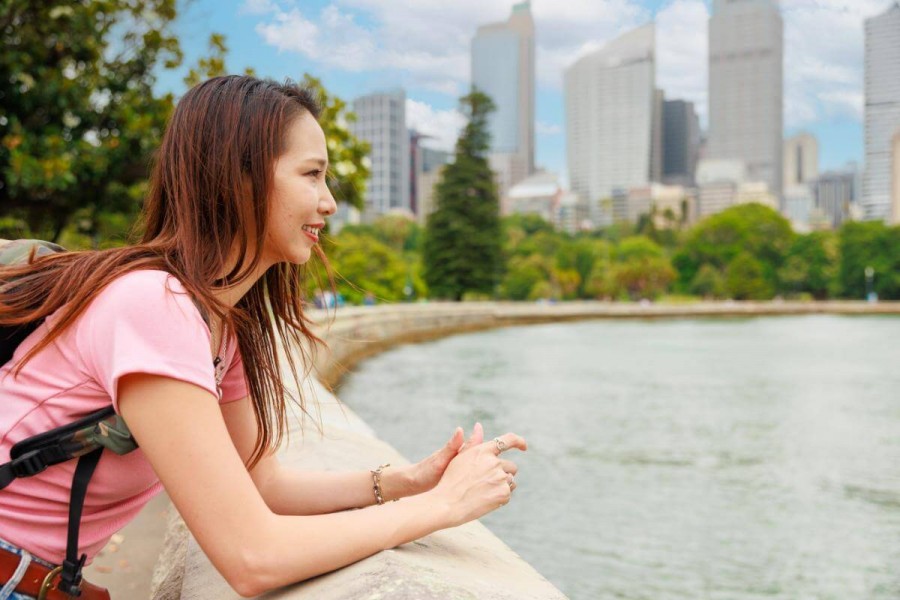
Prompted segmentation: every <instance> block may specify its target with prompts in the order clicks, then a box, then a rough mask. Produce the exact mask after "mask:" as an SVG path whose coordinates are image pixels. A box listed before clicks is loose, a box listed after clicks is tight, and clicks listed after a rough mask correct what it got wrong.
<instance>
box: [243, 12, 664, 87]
mask: <svg viewBox="0 0 900 600" xmlns="http://www.w3.org/2000/svg"><path fill="white" fill-rule="evenodd" d="M266 1H267V0H248V3H262V2H266ZM515 1H516V0H455V1H454V2H447V1H446V0H391V2H384V1H383V0H336V2H335V3H333V4H331V5H329V6H328V7H326V8H325V9H323V10H322V11H321V13H320V15H319V18H318V20H315V21H313V20H310V19H309V18H307V17H304V16H303V15H302V14H301V13H300V11H299V10H298V9H296V8H294V9H292V10H290V11H286V10H283V9H280V8H277V7H276V8H275V10H274V11H272V15H271V16H270V17H269V22H268V23H265V24H261V25H259V26H258V27H257V31H258V32H259V33H260V34H261V35H262V36H263V39H264V41H265V42H266V43H268V44H271V45H273V46H275V47H277V48H278V49H279V50H282V51H294V52H300V53H302V54H304V55H305V56H308V57H309V58H312V59H313V60H316V61H318V62H320V63H321V64H322V65H323V66H325V67H337V68H341V69H344V70H347V71H362V70H369V71H372V70H390V69H396V70H399V71H402V72H403V74H404V76H405V81H404V82H403V83H404V84H406V85H410V86H418V87H422V88H426V89H431V90H435V91H439V92H442V93H446V94H448V95H451V96H458V95H459V94H460V92H461V91H463V90H465V89H466V88H467V87H468V83H469V65H470V58H469V48H470V44H471V41H472V37H473V36H474V35H475V31H476V30H477V28H478V26H479V25H484V24H487V23H492V22H496V21H504V20H506V19H507V18H508V17H509V14H510V9H511V7H512V5H513V4H514V3H515ZM267 6H271V4H267ZM532 13H533V15H534V19H535V29H536V46H537V48H536V57H535V60H536V72H537V79H538V84H539V85H547V86H550V87H553V88H557V89H561V88H562V71H563V69H564V68H565V67H567V66H569V65H570V64H571V63H572V62H574V60H575V59H576V58H577V57H578V56H580V55H581V54H584V53H585V52H586V51H589V50H591V49H594V48H597V47H599V46H600V45H602V44H603V43H604V42H605V41H607V40H608V39H611V38H612V37H614V36H615V35H618V34H619V33H622V32H624V31H626V30H628V29H630V28H632V27H635V26H637V25H640V24H642V23H644V22H646V21H648V20H649V19H650V18H651V16H652V15H651V13H650V11H648V10H647V9H645V8H643V7H641V6H640V4H639V2H638V1H637V0H566V1H565V2H555V1H554V0H533V2H532ZM363 14H364V15H365V16H366V17H368V18H367V19H365V21H367V22H369V21H371V23H373V24H372V25H370V26H363V25H360V24H358V22H357V21H356V20H355V19H354V15H363ZM307 24H310V25H315V26H316V27H317V35H316V36H315V39H311V40H308V41H307V40H300V39H298V37H299V36H301V35H306V33H305V30H302V29H301V30H299V31H300V33H299V34H298V30H295V29H292V27H294V26H297V25H301V26H306V25H307Z"/></svg>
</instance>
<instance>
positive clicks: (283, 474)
mask: <svg viewBox="0 0 900 600" xmlns="http://www.w3.org/2000/svg"><path fill="white" fill-rule="evenodd" d="M222 416H223V417H224V418H225V426H226V427H227V428H228V433H229V434H230V435H231V440H232V441H233V442H234V445H235V447H236V448H237V451H238V455H239V456H240V457H241V459H242V460H243V462H244V463H246V462H247V460H248V458H249V457H250V455H251V453H252V452H253V446H254V444H255V442H256V435H257V425H256V418H255V417H254V414H253V405H252V404H251V402H250V399H249V398H243V399H241V400H237V401H234V402H228V403H226V404H223V405H222ZM481 441H482V440H481V434H480V429H478V430H477V431H476V433H473V436H472V438H470V439H469V442H468V445H469V446H471V445H476V444H479V443H481ZM462 444H463V433H462V429H457V430H456V431H455V432H454V434H453V436H452V437H451V438H450V440H449V441H448V442H447V443H446V444H445V445H444V446H443V447H442V448H441V449H439V450H438V451H437V452H435V453H434V454H432V455H431V456H429V457H428V458H426V459H425V460H423V461H421V462H418V463H416V464H414V465H398V466H392V467H390V468H388V469H385V470H384V472H383V473H382V476H381V491H382V496H383V497H384V499H385V501H388V500H395V499H399V498H405V497H407V496H413V495H415V494H421V493H422V492H426V491H428V490H430V489H431V488H433V487H434V486H435V485H436V484H437V482H438V481H439V480H440V476H441V474H443V472H444V469H446V468H447V465H448V464H449V463H450V461H451V460H453V458H454V457H455V456H456V454H457V453H458V452H459V450H460V448H461V447H462ZM375 466H377V465H374V464H373V465H372V467H373V468H374V467H375ZM513 473H514V471H513ZM250 477H251V478H252V479H253V482H254V483H255V484H256V487H257V489H258V490H259V492H260V494H261V495H262V497H263V499H264V500H265V502H266V504H267V505H268V506H269V508H270V509H271V510H272V512H274V513H277V514H281V515H316V514H322V513H329V512H336V511H339V510H346V509H349V508H362V507H365V506H371V505H373V504H375V494H374V490H373V489H372V473H371V472H370V471H349V472H348V471H305V470H298V469H291V468H288V467H284V466H283V465H281V464H280V463H279V462H278V459H277V458H276V457H275V456H274V454H271V453H270V454H266V455H265V456H263V458H262V459H261V460H260V461H259V462H258V463H257V464H256V465H254V467H253V469H252V470H251V471H250Z"/></svg>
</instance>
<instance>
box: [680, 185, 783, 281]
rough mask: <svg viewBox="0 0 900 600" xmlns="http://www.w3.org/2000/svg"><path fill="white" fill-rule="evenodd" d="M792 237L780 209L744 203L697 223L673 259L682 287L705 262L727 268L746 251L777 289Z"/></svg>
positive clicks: (716, 266) (766, 278) (718, 267)
mask: <svg viewBox="0 0 900 600" xmlns="http://www.w3.org/2000/svg"><path fill="white" fill-rule="evenodd" d="M793 238H794V233H793V231H792V230H791V225H790V223H789V222H788V220H787V219H785V218H784V217H782V216H781V215H779V214H778V212H777V211H775V210H773V209H771V208H769V207H767V206H763V205H762V204H756V203H750V204H741V205H738V206H733V207H731V208H729V209H727V210H724V211H722V212H721V213H718V214H715V215H712V216H711V217H708V218H706V219H704V220H703V221H701V222H700V223H698V224H697V225H696V226H695V227H694V228H693V229H692V230H691V231H690V232H689V234H688V236H687V240H686V242H685V244H684V246H682V248H681V249H680V250H679V251H678V252H677V253H676V254H675V256H674V257H673V260H672V262H673V263H674V265H675V268H676V269H677V270H678V274H679V283H680V286H681V289H684V290H687V289H689V288H690V283H691V281H693V279H694V277H695V276H696V274H697V271H699V269H700V267H701V266H702V265H704V264H709V265H711V266H713V267H715V268H717V269H720V270H721V269H725V268H726V267H727V266H728V265H729V264H730V263H731V261H733V260H734V259H735V258H736V257H737V256H738V255H739V254H742V253H744V252H747V253H749V254H750V256H751V257H752V258H754V259H755V260H757V261H758V262H759V265H760V267H761V268H762V271H763V277H764V278H765V280H766V284H767V286H768V287H770V288H771V289H773V290H774V289H776V287H777V282H778V276H777V273H778V269H779V268H781V265H782V264H783V263H784V260H785V257H786V255H787V253H788V250H789V249H790V247H791V244H792V243H793Z"/></svg>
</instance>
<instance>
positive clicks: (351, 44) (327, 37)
mask: <svg viewBox="0 0 900 600" xmlns="http://www.w3.org/2000/svg"><path fill="white" fill-rule="evenodd" d="M256 31H257V32H258V33H259V34H260V35H261V36H262V38H263V40H264V41H265V42H266V43H267V44H270V45H272V46H275V47H276V48H278V50H280V51H282V52H284V51H292V52H299V53H300V54H303V55H305V56H308V57H309V58H312V59H313V60H317V61H319V62H321V63H323V64H324V65H326V66H329V67H337V68H339V69H343V70H346V71H362V70H364V69H366V68H368V67H370V66H371V60H372V57H373V56H377V55H378V54H379V52H378V51H377V43H376V40H375V39H374V38H373V36H372V34H371V32H369V31H368V30H366V29H365V28H363V27H360V26H358V25H357V24H356V23H355V22H354V16H353V15H351V14H349V13H342V12H341V11H340V9H338V8H337V7H336V6H334V5H329V6H326V7H325V8H323V9H322V11H321V12H320V13H319V20H318V22H317V23H316V22H313V21H311V20H310V19H308V18H306V17H304V16H303V13H301V12H300V10H299V9H297V8H293V9H291V10H290V11H289V12H285V11H283V10H281V9H276V12H275V14H274V15H273V16H272V21H271V22H269V23H267V24H259V25H257V27H256Z"/></svg>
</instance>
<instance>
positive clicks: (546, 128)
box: [534, 121, 562, 135]
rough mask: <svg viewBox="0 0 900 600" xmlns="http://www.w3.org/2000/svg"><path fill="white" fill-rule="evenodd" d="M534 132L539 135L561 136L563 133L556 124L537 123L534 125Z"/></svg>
mask: <svg viewBox="0 0 900 600" xmlns="http://www.w3.org/2000/svg"><path fill="white" fill-rule="evenodd" d="M534 131H535V133H537V134H539V135H559V134H561V133H562V127H560V126H559V125H557V124H555V123H544V122H543V121H537V122H536V123H535V124H534Z"/></svg>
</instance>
